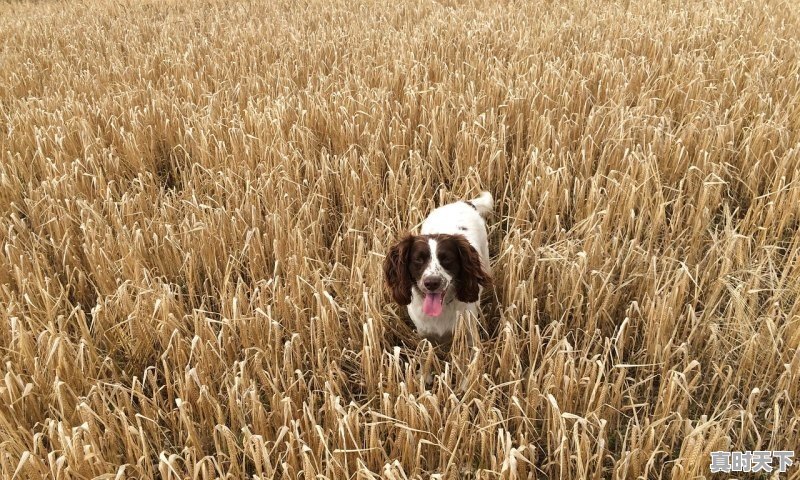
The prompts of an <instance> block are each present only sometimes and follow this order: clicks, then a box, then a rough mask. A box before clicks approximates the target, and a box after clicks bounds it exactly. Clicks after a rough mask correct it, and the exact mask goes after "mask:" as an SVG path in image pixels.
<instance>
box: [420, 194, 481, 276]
mask: <svg viewBox="0 0 800 480" xmlns="http://www.w3.org/2000/svg"><path fill="white" fill-rule="evenodd" d="M493 208H494V199H493V198H492V194H491V193H489V192H482V193H481V194H480V195H479V196H477V197H476V198H473V199H472V200H468V201H459V202H454V203H450V204H447V205H442V206H441V207H439V208H437V209H435V210H434V211H432V212H431V213H430V215H428V218H426V219H425V221H424V222H422V228H421V233H422V234H423V235H431V234H437V233H446V234H450V235H463V236H464V237H465V238H466V239H467V241H468V242H469V243H470V244H471V245H472V246H473V248H475V250H477V251H478V253H479V254H480V256H481V261H482V262H483V266H484V268H486V269H487V271H488V268H489V241H488V238H487V234H486V222H485V221H484V217H486V216H487V215H488V214H489V213H491V212H492V210H493Z"/></svg>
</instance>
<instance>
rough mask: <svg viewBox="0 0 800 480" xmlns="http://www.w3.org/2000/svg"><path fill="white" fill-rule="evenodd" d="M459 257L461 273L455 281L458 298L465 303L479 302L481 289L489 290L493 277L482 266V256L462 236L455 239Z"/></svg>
mask: <svg viewBox="0 0 800 480" xmlns="http://www.w3.org/2000/svg"><path fill="white" fill-rule="evenodd" d="M455 241H456V245H457V246H458V256H459V258H460V259H461V271H460V272H459V274H458V276H457V277H456V279H455V284H456V298H458V300H459V301H461V302H465V303H471V302H477V301H478V297H479V296H480V288H479V287H484V288H488V287H489V286H490V285H491V284H492V278H491V276H490V275H489V274H488V273H486V271H484V269H483V265H482V264H481V256H480V254H478V251H477V250H475V248H474V247H473V246H472V245H470V243H469V242H468V241H467V239H466V238H464V237H462V236H461V235H457V236H456V237H455Z"/></svg>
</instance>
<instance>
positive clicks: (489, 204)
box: [467, 192, 494, 217]
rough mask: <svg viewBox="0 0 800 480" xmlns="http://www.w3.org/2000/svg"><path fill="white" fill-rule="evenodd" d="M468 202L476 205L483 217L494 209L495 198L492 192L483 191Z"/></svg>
mask: <svg viewBox="0 0 800 480" xmlns="http://www.w3.org/2000/svg"><path fill="white" fill-rule="evenodd" d="M467 203H469V204H470V205H472V206H473V207H475V210H477V211H478V213H479V214H480V215H481V216H482V217H485V216H486V215H488V214H490V213H492V210H494V198H492V194H491V193H489V192H481V194H480V195H478V196H477V197H475V198H473V199H472V200H470V201H468V202H467Z"/></svg>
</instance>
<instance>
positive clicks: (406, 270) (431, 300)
mask: <svg viewBox="0 0 800 480" xmlns="http://www.w3.org/2000/svg"><path fill="white" fill-rule="evenodd" d="M383 272H384V275H385V277H386V284H387V285H388V286H389V289H390V290H391V292H392V297H393V298H394V300H395V301H396V302H397V303H398V304H400V305H408V304H409V303H411V292H412V289H417V291H418V292H419V293H420V294H421V295H422V296H423V297H424V301H423V306H422V309H423V311H424V312H425V314H426V315H430V316H432V317H436V316H439V315H440V314H441V313H442V307H443V305H444V300H445V297H448V296H450V295H453V294H454V295H455V298H457V299H458V300H459V301H462V302H467V303H468V302H475V301H477V300H478V295H479V293H480V290H479V287H480V286H483V287H488V286H489V284H490V283H491V280H490V277H489V274H487V273H486V272H485V271H484V270H483V267H482V265H481V257H480V255H479V254H478V252H477V250H475V248H473V246H472V245H470V243H469V242H468V241H467V239H466V238H464V237H463V236H462V235H442V234H439V235H407V236H406V237H404V238H403V239H402V240H400V241H399V242H397V243H396V244H395V245H394V246H392V248H390V249H389V253H388V254H387V255H386V260H385V261H384V263H383Z"/></svg>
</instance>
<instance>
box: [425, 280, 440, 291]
mask: <svg viewBox="0 0 800 480" xmlns="http://www.w3.org/2000/svg"><path fill="white" fill-rule="evenodd" d="M422 284H423V285H425V288H427V289H428V290H429V291H431V292H434V291H436V290H439V287H441V286H442V279H441V278H440V277H428V278H426V279H425V280H423V281H422Z"/></svg>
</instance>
